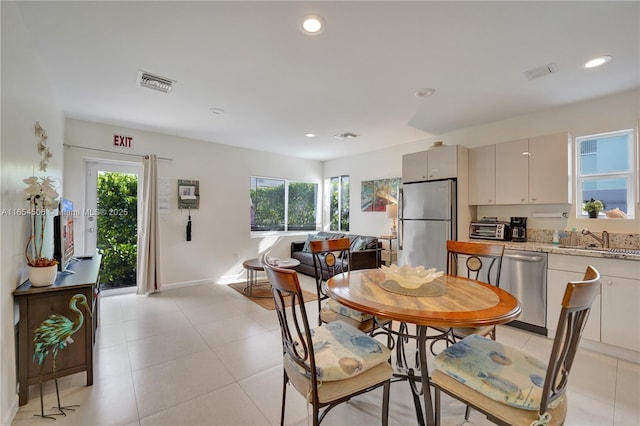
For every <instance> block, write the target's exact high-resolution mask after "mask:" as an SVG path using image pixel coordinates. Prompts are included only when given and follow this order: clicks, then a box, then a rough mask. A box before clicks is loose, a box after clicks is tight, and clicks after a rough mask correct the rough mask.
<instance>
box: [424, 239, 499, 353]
mask: <svg viewBox="0 0 640 426" xmlns="http://www.w3.org/2000/svg"><path fill="white" fill-rule="evenodd" d="M459 255H466V256H469V258H468V259H467V261H466V263H465V267H466V273H467V278H471V279H474V280H478V279H480V274H481V273H482V272H486V275H487V276H486V280H484V279H483V280H482V281H484V282H488V283H489V284H491V285H495V286H496V287H500V271H501V270H502V257H503V255H504V245H501V244H485V243H471V242H463V241H452V240H448V241H447V274H451V275H459V274H458V267H459V261H458V257H459ZM494 270H495V272H496V275H495V276H496V278H495V282H492V279H491V275H492V272H493V271H494ZM483 278H484V277H483ZM434 329H435V330H437V331H438V332H439V333H440V334H437V335H434V336H429V337H430V338H431V339H433V341H432V342H431V345H430V348H431V353H432V354H433V355H436V353H435V350H434V345H435V344H436V342H438V341H440V340H445V341H446V342H447V346H449V344H453V343H455V342H456V341H458V340H459V339H462V338H464V337H465V336H463V335H459V334H457V333H456V329H454V328H449V329H448V330H445V329H442V328H438V327H434ZM482 334H483V335H485V336H486V335H488V336H489V337H491V339H492V340H496V327H495V326H493V327H491V329H490V330H489V331H488V333H482Z"/></svg>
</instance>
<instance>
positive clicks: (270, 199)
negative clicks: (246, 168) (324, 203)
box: [250, 176, 318, 231]
mask: <svg viewBox="0 0 640 426" xmlns="http://www.w3.org/2000/svg"><path fill="white" fill-rule="evenodd" d="M250 196H251V215H250V218H251V230H252V231H303V230H304V231H315V230H316V222H317V221H316V217H317V210H318V209H317V206H318V184H315V183H308V182H293V181H288V180H284V179H272V178H262V177H253V176H252V177H251V188H250Z"/></svg>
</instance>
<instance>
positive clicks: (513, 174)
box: [496, 139, 529, 204]
mask: <svg viewBox="0 0 640 426" xmlns="http://www.w3.org/2000/svg"><path fill="white" fill-rule="evenodd" d="M528 153H529V141H528V139H521V140H517V141H513V142H503V143H499V144H496V204H527V203H528V202H529V154H528Z"/></svg>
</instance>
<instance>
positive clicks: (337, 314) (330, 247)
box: [309, 238, 375, 333]
mask: <svg viewBox="0 0 640 426" xmlns="http://www.w3.org/2000/svg"><path fill="white" fill-rule="evenodd" d="M309 249H310V250H311V253H312V254H313V267H314V272H315V274H314V275H315V279H316V291H317V293H318V325H321V324H324V323H330V322H333V321H336V320H342V321H344V322H346V323H348V324H351V325H352V326H354V327H356V328H357V329H358V330H361V331H364V332H365V333H368V332H371V331H372V330H373V329H374V328H375V319H374V317H373V316H372V315H369V314H364V313H362V312H359V311H357V310H355V309H351V308H348V307H346V306H344V305H342V304H340V303H338V302H336V301H335V300H333V299H331V298H329V296H328V295H327V290H326V283H327V281H328V280H329V278H331V277H333V276H334V275H336V274H339V273H343V272H344V273H347V272H349V271H350V265H351V240H350V239H349V238H335V239H330V240H312V241H310V243H309Z"/></svg>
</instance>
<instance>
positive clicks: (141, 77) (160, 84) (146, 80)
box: [138, 71, 176, 93]
mask: <svg viewBox="0 0 640 426" xmlns="http://www.w3.org/2000/svg"><path fill="white" fill-rule="evenodd" d="M175 82H176V81H175V80H171V79H169V78H166V77H160V76H159V75H153V74H151V73H148V72H145V71H140V72H139V73H138V84H139V85H140V86H142V87H147V88H149V89H153V90H158V91H160V92H163V93H169V91H170V90H171V87H173V84H174V83H175Z"/></svg>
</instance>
